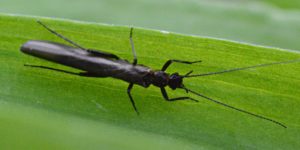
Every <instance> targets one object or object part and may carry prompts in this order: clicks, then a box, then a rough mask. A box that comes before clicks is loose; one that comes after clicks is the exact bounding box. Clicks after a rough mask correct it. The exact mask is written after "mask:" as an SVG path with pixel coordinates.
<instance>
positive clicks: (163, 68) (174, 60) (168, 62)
mask: <svg viewBox="0 0 300 150" xmlns="http://www.w3.org/2000/svg"><path fill="white" fill-rule="evenodd" d="M173 62H177V63H183V64H194V63H199V62H201V60H199V61H185V60H176V59H170V60H168V61H167V62H166V63H165V64H164V65H163V67H162V68H161V71H165V70H167V68H168V67H169V66H170V65H171V64H172V63H173Z"/></svg>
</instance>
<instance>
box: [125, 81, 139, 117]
mask: <svg viewBox="0 0 300 150" xmlns="http://www.w3.org/2000/svg"><path fill="white" fill-rule="evenodd" d="M132 87H133V83H130V84H129V86H128V88H127V94H128V96H129V98H130V102H131V104H132V106H133V108H134V110H135V112H136V113H137V114H138V115H139V112H138V110H137V108H136V106H135V103H134V100H133V98H132V96H131V93H130V92H131V89H132Z"/></svg>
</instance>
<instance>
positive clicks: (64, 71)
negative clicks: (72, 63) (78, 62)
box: [24, 64, 99, 77]
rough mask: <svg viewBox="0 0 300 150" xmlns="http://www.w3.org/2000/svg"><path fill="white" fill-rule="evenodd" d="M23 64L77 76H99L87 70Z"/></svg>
mask: <svg viewBox="0 0 300 150" xmlns="http://www.w3.org/2000/svg"><path fill="white" fill-rule="evenodd" d="M24 66H26V67H33V68H41V69H48V70H52V71H58V72H62V73H66V74H70V75H77V76H84V77H99V75H95V74H91V73H89V72H80V73H76V72H71V71H66V70H62V69H56V68H51V67H47V66H37V65H28V64H24Z"/></svg>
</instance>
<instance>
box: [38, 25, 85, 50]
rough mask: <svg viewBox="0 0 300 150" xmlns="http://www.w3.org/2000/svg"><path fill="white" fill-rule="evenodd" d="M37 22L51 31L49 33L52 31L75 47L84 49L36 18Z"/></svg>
mask: <svg viewBox="0 0 300 150" xmlns="http://www.w3.org/2000/svg"><path fill="white" fill-rule="evenodd" d="M37 23H38V24H40V25H41V26H43V27H44V28H46V29H47V30H48V31H49V32H51V33H53V34H54V35H56V36H58V37H60V38H62V39H63V40H65V41H67V42H69V43H70V44H72V45H74V46H75V47H77V48H80V49H83V50H85V48H83V47H81V46H80V45H78V44H77V43H75V42H73V41H71V40H70V39H68V38H66V37H64V36H63V35H61V34H59V33H57V32H55V31H54V30H52V29H50V28H49V27H48V26H46V25H45V24H43V23H42V22H41V21H39V20H38V21H37Z"/></svg>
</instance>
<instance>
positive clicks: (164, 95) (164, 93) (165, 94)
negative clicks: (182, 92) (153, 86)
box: [160, 87, 198, 102]
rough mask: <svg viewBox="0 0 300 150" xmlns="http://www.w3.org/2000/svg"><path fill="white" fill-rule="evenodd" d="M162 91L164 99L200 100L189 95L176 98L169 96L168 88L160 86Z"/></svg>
mask: <svg viewBox="0 0 300 150" xmlns="http://www.w3.org/2000/svg"><path fill="white" fill-rule="evenodd" d="M160 91H161V93H162V95H163V97H164V99H165V100H167V101H177V100H192V101H195V102H198V100H196V99H193V98H191V97H187V96H185V97H176V98H169V96H168V94H167V91H166V89H165V88H163V87H162V88H160Z"/></svg>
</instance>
